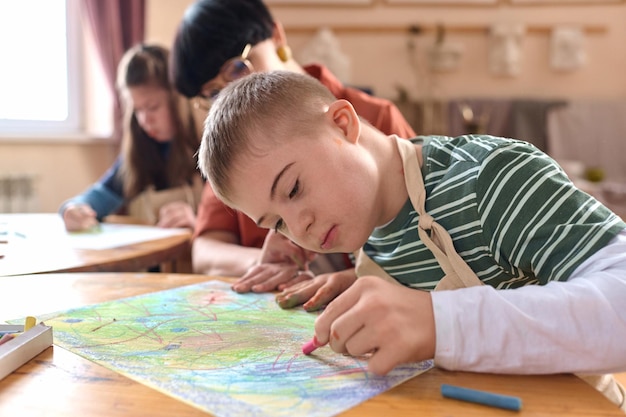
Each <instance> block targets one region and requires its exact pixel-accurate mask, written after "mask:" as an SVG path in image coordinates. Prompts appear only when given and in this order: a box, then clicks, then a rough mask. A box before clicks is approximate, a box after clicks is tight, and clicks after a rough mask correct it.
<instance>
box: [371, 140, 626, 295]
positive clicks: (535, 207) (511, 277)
mask: <svg viewBox="0 0 626 417" xmlns="http://www.w3.org/2000/svg"><path fill="white" fill-rule="evenodd" d="M413 142H414V143H422V144H423V157H424V166H423V167H422V176H423V178H424V184H425V187H426V196H427V198H426V211H427V212H428V213H430V215H431V216H433V217H434V218H435V220H436V221H437V222H438V223H439V224H441V225H442V226H443V227H444V228H445V229H446V230H447V231H448V233H449V234H450V236H451V237H452V240H453V242H454V246H455V248H456V250H457V252H458V253H459V255H461V257H462V258H463V259H464V260H465V262H467V264H468V265H469V266H470V267H471V268H472V270H473V271H474V272H475V273H476V275H477V276H478V277H479V278H480V279H481V280H482V281H483V282H484V283H485V284H488V285H491V286H493V287H495V288H499V289H504V288H516V287H520V286H523V285H528V284H545V283H547V282H548V281H552V280H558V281H566V280H567V278H568V277H569V276H570V274H571V273H572V272H573V271H574V269H575V268H576V267H577V266H578V265H580V264H581V263H582V262H583V261H584V260H585V259H587V258H588V257H589V256H591V255H593V254H594V253H595V252H596V251H597V250H599V249H600V248H602V247H603V246H605V245H606V244H607V243H608V242H609V241H610V240H611V239H612V238H613V237H614V236H615V235H616V234H617V233H618V232H619V231H620V230H622V229H623V228H625V227H626V224H625V223H624V222H623V221H622V220H621V219H620V218H619V217H618V216H616V215H615V214H613V213H612V212H611V211H610V210H609V209H607V208H606V207H604V206H603V205H602V204H601V203H599V202H598V201H597V200H596V199H594V198H593V197H591V196H589V195H588V194H586V193H584V192H583V191H580V190H579V189H577V188H576V187H575V186H574V185H573V184H572V182H571V181H570V180H569V179H568V178H567V176H566V175H565V173H564V172H563V170H562V169H561V168H560V167H559V166H558V165H557V164H556V162H554V160H552V159H551V158H550V157H548V156H547V155H546V154H545V153H543V152H541V151H540V150H538V149H537V148H535V147H534V146H532V145H531V144H528V143H526V142H522V141H518V140H512V139H504V138H497V137H492V136H476V135H474V136H469V135H468V136H461V137H457V138H449V137H442V136H425V137H417V138H415V139H413ZM418 217H419V216H418V214H417V213H416V211H415V210H414V209H413V206H412V205H411V203H410V201H407V203H406V204H405V206H404V208H403V209H402V210H401V212H400V213H399V214H398V216H397V217H396V218H395V219H394V220H393V221H392V222H391V223H389V224H387V225H385V226H383V227H381V228H377V229H376V230H374V232H373V233H372V235H371V236H370V238H369V239H368V242H367V243H366V245H365V247H364V249H365V251H366V253H367V254H368V255H369V256H370V257H371V258H372V259H373V260H374V261H375V262H376V263H378V264H379V265H380V266H381V267H382V268H383V269H385V271H386V272H387V273H388V274H390V275H391V276H392V277H394V278H395V279H396V280H398V281H399V282H401V283H403V284H404V285H408V286H411V287H414V288H421V289H426V290H432V289H434V287H435V285H436V284H437V282H438V281H439V280H440V279H441V278H443V271H442V270H441V268H440V267H439V264H438V263H437V260H436V259H435V257H434V256H433V255H432V253H431V252H430V250H429V249H428V248H427V247H426V246H425V245H424V244H423V243H422V242H421V240H420V239H419V237H418V234H417V222H418Z"/></svg>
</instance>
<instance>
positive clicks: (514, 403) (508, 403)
mask: <svg viewBox="0 0 626 417" xmlns="http://www.w3.org/2000/svg"><path fill="white" fill-rule="evenodd" d="M441 395H443V396H444V397H446V398H452V399H455V400H461V401H468V402H472V403H477V404H483V405H488V406H490V407H498V408H504V409H506V410H513V411H519V410H520V409H521V408H522V400H521V399H520V398H518V397H512V396H509V395H502V394H495V393H492V392H487V391H479V390H475V389H470V388H463V387H457V386H454V385H448V384H442V385H441Z"/></svg>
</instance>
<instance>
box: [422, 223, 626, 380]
mask: <svg viewBox="0 0 626 417" xmlns="http://www.w3.org/2000/svg"><path fill="white" fill-rule="evenodd" d="M432 300H433V308H434V313H435V328H436V337H437V340H436V351H435V364H437V366H440V367H442V368H445V369H450V370H463V371H475V372H492V373H511V374H549V373H561V372H573V373H612V372H624V371H626V230H622V232H621V233H620V234H619V235H618V236H616V237H615V238H614V239H613V240H611V242H610V243H609V244H608V245H607V246H605V247H604V248H602V249H601V250H599V251H598V252H597V253H596V254H594V255H593V256H591V257H590V258H589V259H587V260H586V261H585V262H584V263H583V264H581V265H580V266H579V267H578V268H577V269H576V270H575V271H574V273H573V274H572V275H571V276H570V278H569V280H568V281H567V282H550V283H548V284H547V285H545V286H539V285H528V286H525V287H521V288H517V289H512V290H496V289H494V288H492V287H489V286H479V287H472V288H464V289H459V290H451V291H436V292H433V293H432Z"/></svg>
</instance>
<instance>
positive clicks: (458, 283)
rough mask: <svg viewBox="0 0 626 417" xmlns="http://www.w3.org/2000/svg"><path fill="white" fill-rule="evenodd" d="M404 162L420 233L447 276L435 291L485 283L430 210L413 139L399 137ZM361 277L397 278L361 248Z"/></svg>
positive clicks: (358, 268) (358, 260)
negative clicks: (426, 208) (426, 207)
mask: <svg viewBox="0 0 626 417" xmlns="http://www.w3.org/2000/svg"><path fill="white" fill-rule="evenodd" d="M395 140H396V143H397V146H398V150H399V152H400V156H401V158H402V164H403V167H404V179H405V184H406V189H407V192H408V194H409V198H410V200H411V204H413V207H414V208H415V210H416V211H417V213H418V215H419V221H418V228H417V231H418V235H419V238H420V239H421V240H422V242H424V244H425V245H426V247H427V248H428V249H429V250H430V251H431V252H432V253H433V255H434V256H435V258H436V259H437V262H438V263H439V266H440V267H441V269H442V270H443V272H444V274H445V276H444V277H443V278H442V279H441V280H440V281H439V283H438V284H437V286H436V287H435V290H448V289H455V288H463V287H471V286H474V285H482V282H481V281H480V279H479V278H478V277H477V276H476V274H475V273H474V271H472V269H471V268H470V267H469V266H468V265H467V264H466V263H465V261H464V260H463V258H461V257H460V256H459V254H457V253H456V249H455V248H454V244H453V243H452V238H451V237H450V235H449V234H448V232H447V231H446V230H445V229H444V228H443V227H442V226H441V225H440V224H439V223H437V222H436V221H435V219H434V218H433V217H432V216H431V215H430V214H428V213H427V212H426V210H425V208H424V207H425V203H426V189H425V188H424V181H423V179H422V172H421V170H420V166H419V161H418V159H417V153H416V148H415V145H413V143H412V142H411V141H409V140H405V139H400V138H399V137H397V136H396V137H395ZM355 256H356V266H355V268H356V273H357V276H362V275H376V276H379V277H381V278H384V279H386V280H387V281H392V282H397V281H395V280H394V279H393V278H392V277H391V276H389V274H387V273H386V272H385V271H384V270H383V269H382V268H381V267H380V266H379V265H377V264H376V263H375V262H374V261H372V260H371V259H370V257H369V256H368V255H367V254H365V252H364V251H363V249H362V248H361V249H360V250H359V251H358V252H357V253H356V255H355Z"/></svg>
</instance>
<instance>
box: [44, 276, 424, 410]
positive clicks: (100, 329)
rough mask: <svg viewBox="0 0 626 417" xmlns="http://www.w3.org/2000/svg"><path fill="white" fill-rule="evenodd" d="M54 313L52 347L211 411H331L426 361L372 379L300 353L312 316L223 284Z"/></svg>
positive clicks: (326, 351) (335, 360)
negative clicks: (60, 348) (53, 340)
mask: <svg viewBox="0 0 626 417" xmlns="http://www.w3.org/2000/svg"><path fill="white" fill-rule="evenodd" d="M51 316H53V317H52V318H51V317H47V318H44V319H45V323H46V324H47V325H51V326H53V328H54V338H55V344H57V345H59V346H61V347H63V348H65V349H68V350H70V351H72V352H74V353H76V354H78V355H80V356H83V357H85V358H88V359H90V360H92V361H94V362H96V363H99V364H101V365H102V366H105V367H106V368H109V369H112V370H114V371H117V372H119V373H121V374H123V375H126V376H128V377H129V378H132V379H134V380H136V381H139V382H141V383H143V384H146V385H149V386H151V387H153V388H155V389H158V390H159V391H162V392H164V393H166V394H168V395H171V396H173V397H176V398H178V399H180V400H181V401H184V402H186V403H189V404H191V405H193V406H195V407H197V408H199V409H202V410H205V411H208V412H210V413H212V414H214V415H216V416H217V417H221V416H235V417H237V416H241V417H244V416H245V417H249V416H285V417H293V416H313V417H326V416H333V415H336V414H339V413H341V412H342V411H345V410H347V409H349V408H351V407H354V406H355V405H357V404H359V403H361V402H363V401H365V400H367V399H369V398H371V397H373V396H375V395H378V394H380V393H382V392H384V391H386V390H389V389H390V388H392V387H394V386H396V385H398V384H400V383H401V382H403V381H406V380H407V379H410V378H412V377H414V376H416V375H419V374H420V373H422V372H425V371H427V370H428V369H430V368H431V367H432V363H431V362H430V361H426V362H421V363H414V364H408V365H403V366H400V367H398V368H396V369H395V370H394V371H392V372H391V373H390V374H388V375H387V376H384V377H379V376H375V375H373V374H371V373H369V372H367V369H366V361H365V360H364V359H358V358H353V357H349V356H344V355H339V354H337V353H334V352H333V351H332V350H331V349H330V348H328V347H323V348H320V349H317V350H316V351H315V352H313V354H312V355H310V356H305V355H303V354H302V351H301V346H302V344H303V343H305V342H306V341H308V340H309V339H310V338H311V336H312V334H313V326H314V321H315V317H316V314H313V313H307V312H305V311H304V310H302V309H293V310H282V309H280V308H279V307H278V306H277V305H276V303H275V301H274V296H273V295H272V294H237V293H235V292H234V291H232V290H231V289H230V287H229V285H228V284H226V283H223V282H220V281H208V282H206V283H202V284H197V285H191V286H186V287H181V288H177V289H172V290H168V291H162V292H156V293H151V294H145V295H141V296H137V297H132V298H127V299H122V300H117V301H112V302H107V303H102V304H97V305H92V306H87V307H83V308H78V309H73V310H69V311H66V312H63V313H54V314H53V315H51Z"/></svg>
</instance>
